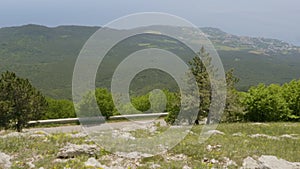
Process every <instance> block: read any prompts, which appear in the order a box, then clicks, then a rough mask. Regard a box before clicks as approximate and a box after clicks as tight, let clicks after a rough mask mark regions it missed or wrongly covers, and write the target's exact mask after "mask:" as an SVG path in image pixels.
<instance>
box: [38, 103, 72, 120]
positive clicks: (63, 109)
mask: <svg viewBox="0 0 300 169" xmlns="http://www.w3.org/2000/svg"><path fill="white" fill-rule="evenodd" d="M47 102H48V108H47V110H46V111H45V115H44V116H43V118H42V119H60V118H74V117H76V113H75V109H74V105H73V102H72V101H70V100H54V99H51V98H48V99H47Z"/></svg>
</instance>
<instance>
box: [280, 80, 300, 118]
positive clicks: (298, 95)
mask: <svg viewBox="0 0 300 169" xmlns="http://www.w3.org/2000/svg"><path fill="white" fill-rule="evenodd" d="M282 90H283V91H282V92H283V97H284V99H285V100H286V102H287V104H288V107H289V109H290V110H291V111H292V112H291V114H289V115H288V120H291V121H297V120H298V121H299V120H300V80H298V81H296V80H293V81H291V82H290V83H286V84H284V85H283V87H282Z"/></svg>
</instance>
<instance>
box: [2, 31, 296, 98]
mask: <svg viewBox="0 0 300 169" xmlns="http://www.w3.org/2000/svg"><path fill="white" fill-rule="evenodd" d="M98 29H99V28H98V27H85V26H59V27H55V28H49V27H45V26H39V25H25V26H21V27H9V28H1V29H0V59H1V62H0V72H3V71H6V70H10V71H14V72H16V73H17V74H18V75H19V76H21V77H25V78H28V79H30V81H31V82H32V83H33V84H34V86H36V87H37V88H39V89H40V90H42V92H43V93H45V94H46V95H47V96H51V97H54V98H68V99H70V98H71V81H72V72H73V67H74V64H75V61H76V58H77V56H78V54H79V52H80V50H81V48H82V46H83V45H84V43H85V42H86V40H87V39H88V38H89V37H90V36H91V35H92V34H93V33H94V32H95V31H96V30H98ZM202 30H203V32H204V33H206V34H207V37H208V38H209V39H210V40H211V41H212V42H213V44H214V45H215V46H216V49H217V50H218V52H219V55H220V57H221V59H222V61H223V64H224V67H225V69H230V68H234V69H235V73H236V75H237V76H238V77H239V78H240V83H239V84H238V88H239V89H242V90H246V89H247V88H248V87H249V86H251V85H256V84H258V83H259V82H263V83H284V82H287V81H290V80H291V79H295V78H300V73H299V72H300V52H299V51H300V50H299V48H298V47H296V46H293V45H290V44H288V43H285V42H282V41H280V40H275V39H265V38H251V37H240V36H235V35H230V34H227V33H225V32H222V31H221V30H219V29H216V28H202ZM184 33H186V34H188V33H189V32H184ZM146 40H148V41H151V38H149V39H146ZM152 41H154V40H153V39H152ZM126 45H130V44H126ZM126 45H125V46H123V47H122V48H121V51H120V53H122V54H123V52H125V53H126ZM127 47H128V46H127ZM108 58H109V57H108ZM120 59H121V58H117V61H112V62H107V63H109V64H108V65H107V64H106V65H105V66H104V67H103V68H106V69H102V70H105V71H99V74H98V77H97V82H96V84H97V86H101V87H109V84H110V78H109V74H110V73H111V72H112V71H113V70H112V69H110V68H111V67H114V66H113V65H117V63H118V61H120ZM99 69H100V68H99ZM151 71H153V70H151ZM149 73H150V72H144V73H141V74H139V75H138V76H137V77H136V84H133V86H143V87H144V88H136V89H137V92H136V93H139V92H145V91H149V90H151V89H152V88H153V87H155V86H153V85H154V84H156V83H159V84H158V85H157V87H168V83H167V82H169V81H172V78H171V77H170V76H168V75H167V74H165V73H163V72H160V71H154V72H151V74H152V76H151V77H149V76H147V74H148V75H149ZM149 81H152V83H148V82H149ZM171 84H173V86H171V87H170V88H173V87H174V81H172V82H171ZM175 87H176V86H175ZM133 88H134V87H133Z"/></svg>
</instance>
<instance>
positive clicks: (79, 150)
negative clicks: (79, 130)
mask: <svg viewBox="0 0 300 169" xmlns="http://www.w3.org/2000/svg"><path fill="white" fill-rule="evenodd" d="M99 150H100V149H99V148H98V146H97V145H87V144H82V145H77V144H71V143H68V144H67V145H66V146H65V147H63V148H61V149H60V150H59V152H58V154H57V157H58V158H73V157H76V156H79V155H82V154H86V155H89V156H92V155H94V154H96V153H97V152H98V151H99Z"/></svg>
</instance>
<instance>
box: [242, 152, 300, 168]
mask: <svg viewBox="0 0 300 169" xmlns="http://www.w3.org/2000/svg"><path fill="white" fill-rule="evenodd" d="M283 168H284V169H300V162H295V163H292V162H289V161H286V160H284V159H278V158H277V157H275V156H267V155H262V156H261V157H259V158H258V159H257V160H254V159H253V158H252V157H247V158H246V159H244V161H243V167H242V169H283Z"/></svg>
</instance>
